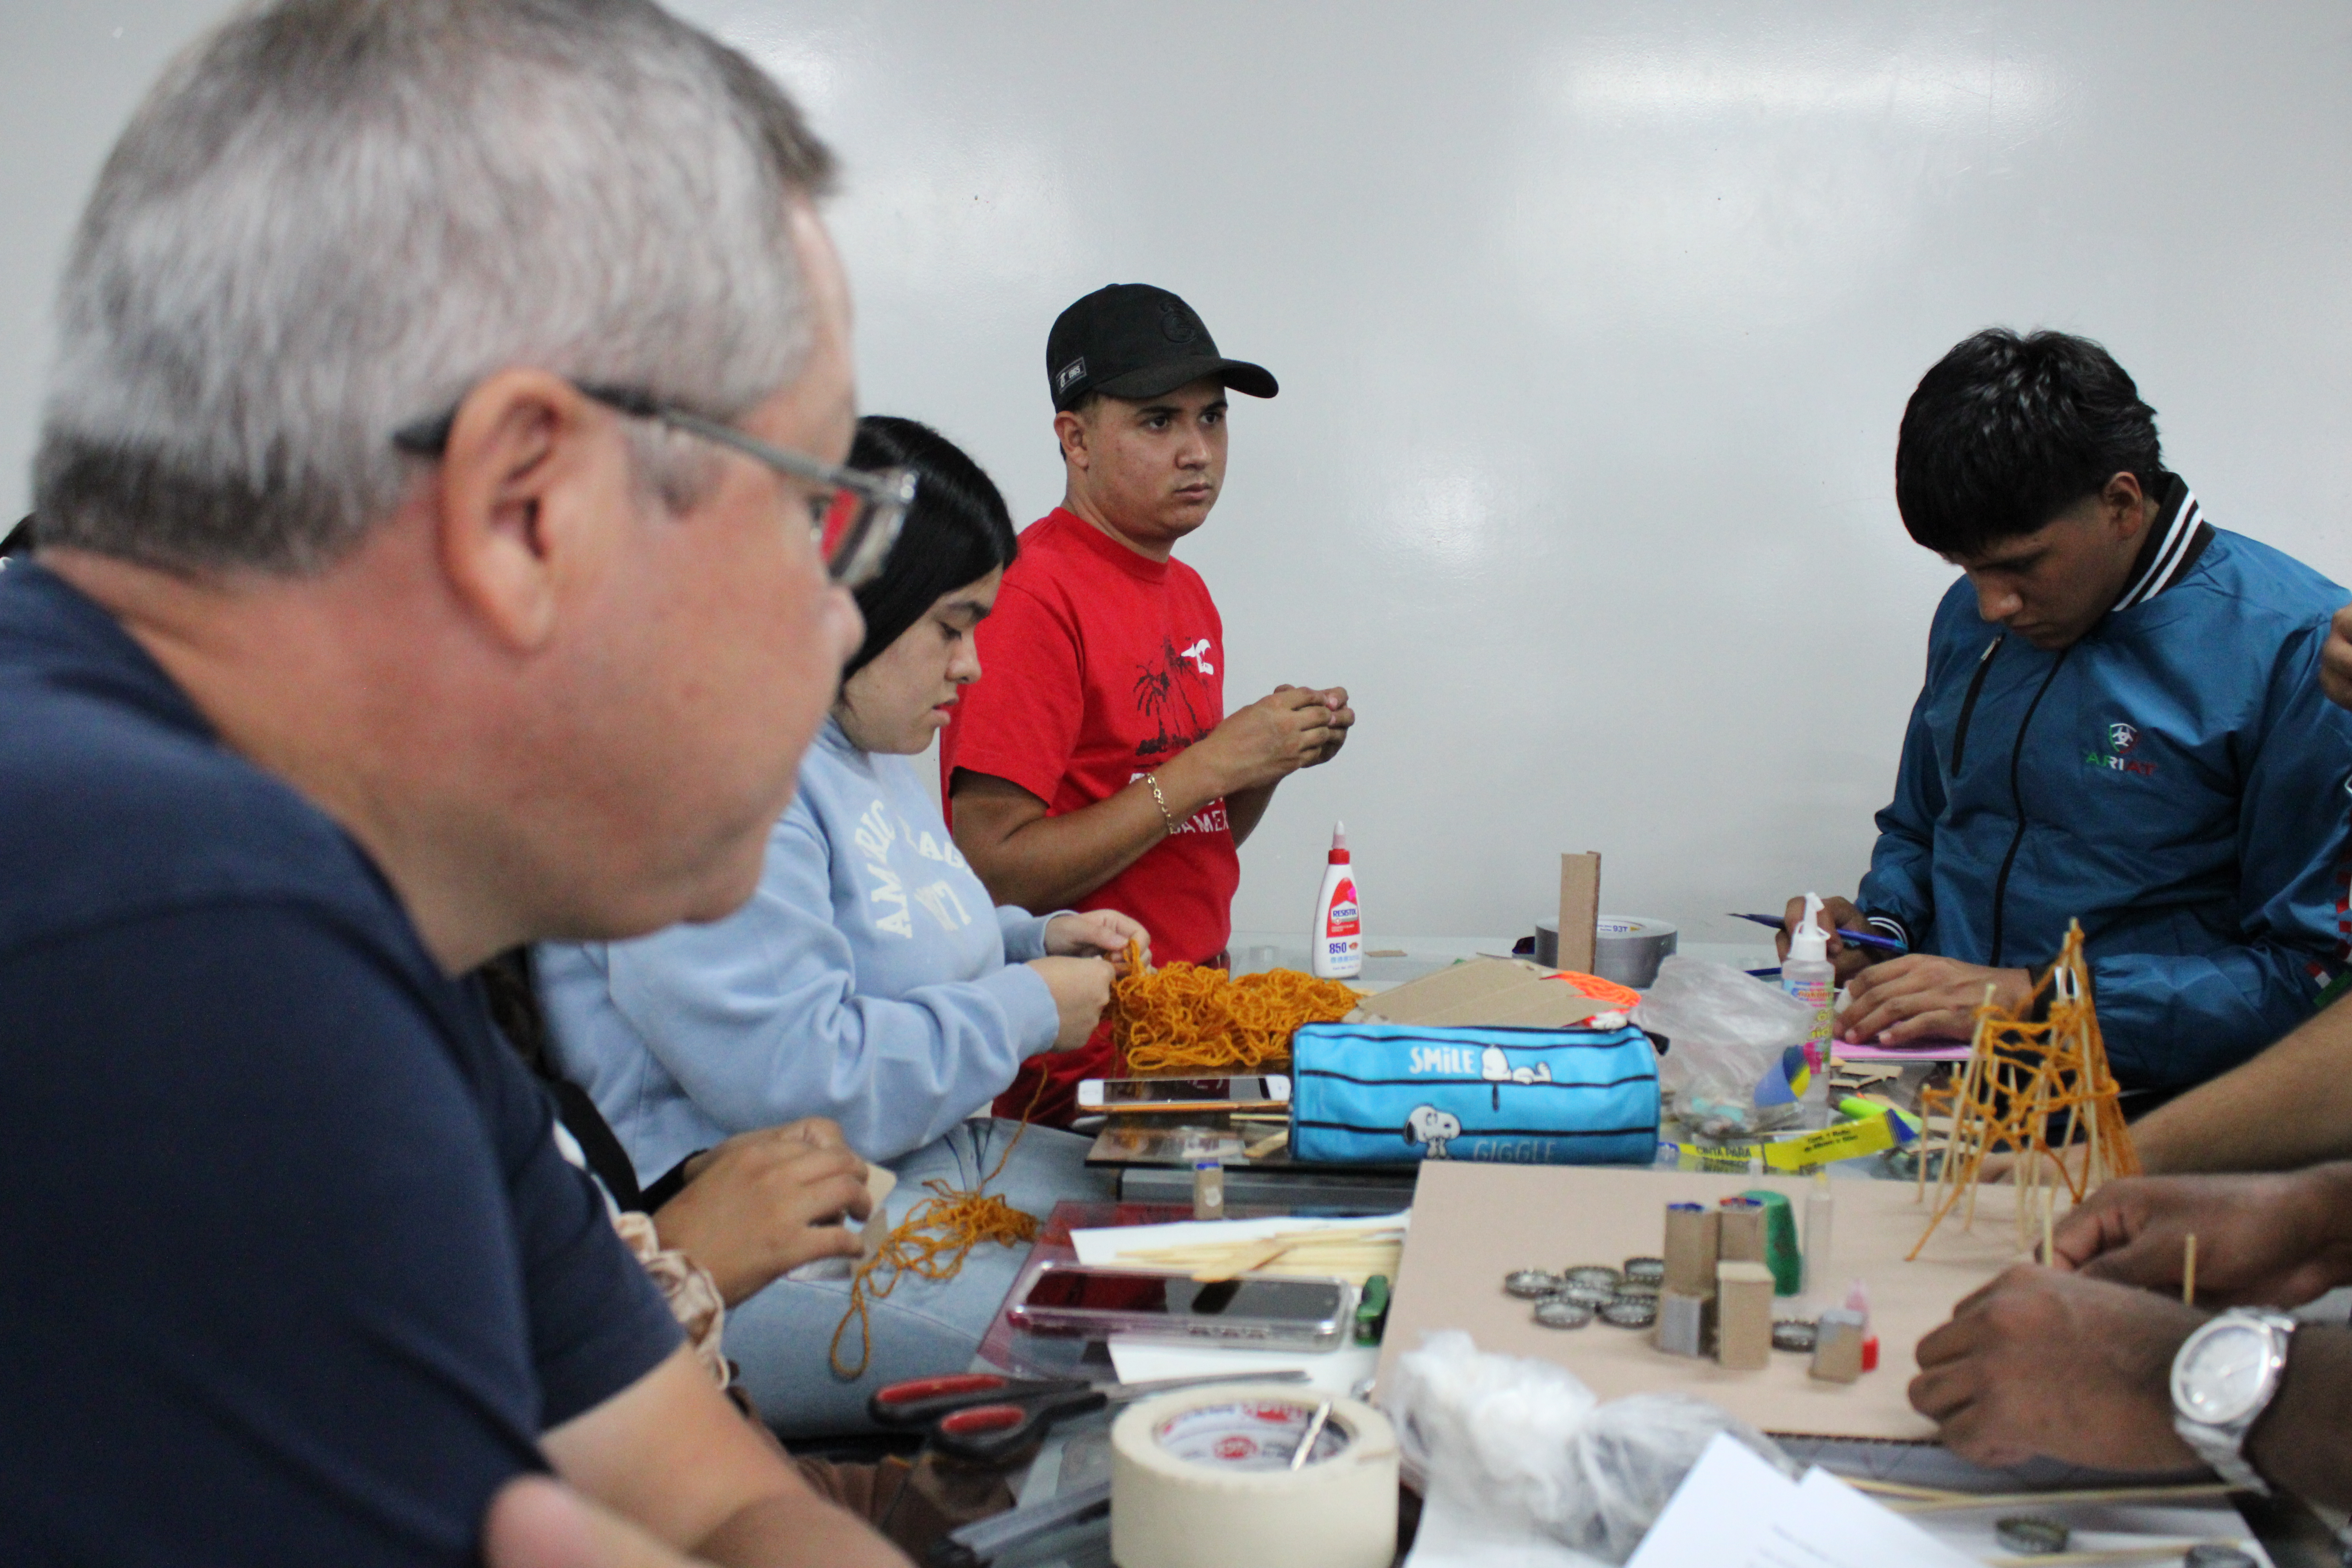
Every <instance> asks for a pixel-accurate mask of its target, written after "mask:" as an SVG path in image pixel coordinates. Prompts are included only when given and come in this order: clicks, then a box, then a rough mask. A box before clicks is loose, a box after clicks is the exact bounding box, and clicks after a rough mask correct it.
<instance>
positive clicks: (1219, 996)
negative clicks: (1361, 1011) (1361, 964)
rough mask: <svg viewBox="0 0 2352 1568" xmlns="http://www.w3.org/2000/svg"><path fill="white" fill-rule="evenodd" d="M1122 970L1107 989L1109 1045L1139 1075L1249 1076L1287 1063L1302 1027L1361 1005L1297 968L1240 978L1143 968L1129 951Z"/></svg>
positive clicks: (1177, 967) (1181, 968) (1191, 966)
mask: <svg viewBox="0 0 2352 1568" xmlns="http://www.w3.org/2000/svg"><path fill="white" fill-rule="evenodd" d="M1127 956H1128V962H1127V966H1126V968H1127V972H1126V973H1125V974H1124V975H1122V976H1121V977H1120V978H1119V979H1118V980H1117V981H1115V982H1113V983H1112V984H1111V988H1110V1014H1111V1043H1112V1044H1113V1045H1114V1046H1116V1047H1118V1053H1119V1056H1120V1058H1121V1059H1122V1060H1124V1061H1125V1062H1126V1064H1127V1070H1128V1071H1129V1073H1133V1074H1136V1075H1137V1076H1139V1077H1152V1076H1165V1075H1174V1076H1176V1077H1180V1078H1191V1077H1195V1076H1198V1075H1200V1074H1202V1073H1203V1072H1234V1071H1241V1072H1249V1071H1254V1070H1255V1069H1256V1068H1261V1067H1264V1066H1265V1065H1266V1064H1268V1063H1270V1062H1278V1061H1287V1060H1288V1059H1289V1058H1290V1036H1291V1031H1293V1030H1294V1029H1296V1028H1297V1027H1298V1026H1299V1025H1301V1024H1328V1023H1333V1022H1336V1021H1338V1020H1339V1019H1340V1018H1344V1017H1346V1016H1348V1015H1349V1013H1350V1012H1352V1011H1354V1010H1355V1007H1356V1005H1357V1004H1358V1003H1359V1002H1360V1001H1361V1000H1362V998H1361V997H1360V996H1358V995H1357V994H1356V993H1355V992H1354V991H1352V990H1350V989H1349V988H1348V987H1347V986H1345V985H1342V984H1339V982H1338V981H1336V980H1318V979H1316V978H1315V977H1314V976H1313V975H1311V974H1301V973H1298V971H1297V970H1295V969H1275V970H1269V971H1267V972H1266V973H1263V974H1244V975H1243V976H1242V977H1241V978H1240V979H1239V980H1234V979H1232V978H1231V977H1229V976H1228V975H1227V974H1226V973H1225V972H1224V971H1223V970H1222V969H1211V968H1207V967H1204V966H1202V965H1201V964H1197V963H1171V964H1169V965H1168V966H1167V967H1166V968H1164V969H1150V970H1147V969H1144V968H1143V967H1142V966H1141V965H1140V964H1139V963H1138V962H1137V961H1138V959H1139V953H1138V952H1137V951H1136V948H1135V945H1134V944H1133V943H1129V946H1128V955H1127Z"/></svg>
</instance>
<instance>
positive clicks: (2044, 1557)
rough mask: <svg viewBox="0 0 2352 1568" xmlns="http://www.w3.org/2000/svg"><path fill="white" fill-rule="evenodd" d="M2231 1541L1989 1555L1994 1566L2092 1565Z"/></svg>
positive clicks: (2174, 1556)
mask: <svg viewBox="0 0 2352 1568" xmlns="http://www.w3.org/2000/svg"><path fill="white" fill-rule="evenodd" d="M2237 1544H2238V1543H2237V1542H2234V1541H2189V1540H2185V1539H2181V1538H2179V1537H2176V1538H2175V1539H2173V1540H2171V1541H2168V1542H2163V1543H2161V1544H2158V1543H2155V1542H2150V1543H2149V1544H2148V1545H2146V1546H2116V1547H2111V1548H2109V1549H2108V1550H2106V1551H2104V1552H2045V1553H2042V1554H2041V1555H2038V1556H2033V1557H1988V1558H1986V1559H1985V1561H1986V1562H1987V1563H1992V1564H1995V1568H2091V1565H2092V1564H2093V1563H2179V1562H2180V1561H2181V1560H2182V1559H2183V1558H2184V1557H2186V1556H2187V1555H2188V1552H2189V1548H2190V1547H2192V1546H2235V1545H2237Z"/></svg>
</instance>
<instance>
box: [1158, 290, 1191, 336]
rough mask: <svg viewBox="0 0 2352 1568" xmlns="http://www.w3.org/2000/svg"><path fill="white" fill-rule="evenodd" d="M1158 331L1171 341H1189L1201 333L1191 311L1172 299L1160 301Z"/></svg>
mask: <svg viewBox="0 0 2352 1568" xmlns="http://www.w3.org/2000/svg"><path fill="white" fill-rule="evenodd" d="M1160 332H1161V334H1162V335H1163V336H1165V337H1166V338H1167V340H1168V341H1169V342H1171V343H1189V342H1192V340H1193V339H1194V338H1197V337H1199V336H1200V335H1201V329H1200V328H1199V327H1198V326H1196V325H1195V324H1194V323H1193V321H1192V312H1191V311H1190V310H1186V309H1184V307H1183V305H1182V304H1181V302H1180V301H1178V300H1160Z"/></svg>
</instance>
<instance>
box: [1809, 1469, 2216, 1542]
mask: <svg viewBox="0 0 2352 1568" xmlns="http://www.w3.org/2000/svg"><path fill="white" fill-rule="evenodd" d="M1861 1484H1862V1483H1861V1482H1859V1481H1856V1482H1855V1483H1854V1485H1856V1486H1860V1485H1861ZM1883 1485H1885V1483H1876V1484H1875V1485H1874V1487H1873V1488H1872V1489H1874V1490H1875V1489H1878V1487H1879V1486H1883ZM1918 1490H1921V1491H1927V1490H1932V1489H1931V1488H1927V1487H1921V1488H1918ZM2229 1491H2231V1486H2230V1485H2229V1483H2227V1482H2226V1481H2198V1482H2194V1483H2191V1484H2190V1485H2188V1486H2147V1487H2091V1488H2087V1489H2082V1490H2077V1491H2063V1492H1946V1493H1945V1494H1943V1495H1942V1496H1940V1497H1933V1498H1921V1499H1918V1500H1912V1501H1903V1502H1891V1503H1888V1504H1887V1505H1886V1506H1887V1507H1888V1508H1891V1509H1893V1510H1895V1512H1897V1513H1957V1512H1959V1511H1961V1510H1965V1509H1971V1508H2038V1507H2041V1506H2043V1505H2044V1504H2047V1505H2048V1506H2050V1507H2053V1508H2055V1507H2057V1506H2058V1505H2059V1504H2062V1503H2117V1502H2140V1503H2160V1502H2185V1501H2189V1500H2194V1499H2197V1498H2209V1497H2221V1496H2222V1495H2223V1494H2225V1493H2227V1492H2229ZM2173 1550H2174V1551H2176V1552H2177V1551H2179V1550H2180V1549H2179V1547H2175V1548H2173Z"/></svg>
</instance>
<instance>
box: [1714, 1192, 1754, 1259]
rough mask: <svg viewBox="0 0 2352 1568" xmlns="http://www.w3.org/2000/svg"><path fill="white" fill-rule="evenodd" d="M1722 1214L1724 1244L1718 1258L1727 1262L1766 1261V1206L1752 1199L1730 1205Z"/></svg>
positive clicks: (1717, 1251) (1719, 1246) (1718, 1249)
mask: <svg viewBox="0 0 2352 1568" xmlns="http://www.w3.org/2000/svg"><path fill="white" fill-rule="evenodd" d="M1717 1212H1718V1213H1719V1214H1720V1215H1722V1220H1721V1231H1720V1235H1721V1237H1722V1239H1721V1242H1720V1244H1719V1245H1718V1247H1717V1250H1716V1256H1717V1258H1721V1259H1722V1260H1723V1261H1724V1262H1726V1263H1761V1262H1763V1261H1764V1239H1765V1238H1764V1205H1762V1204H1759V1203H1758V1202H1757V1201H1756V1200H1755V1199H1753V1198H1741V1199H1738V1201H1736V1202H1733V1203H1727V1204H1725V1205H1722V1206H1721V1208H1720V1209H1719V1210H1718V1211H1717Z"/></svg>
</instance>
